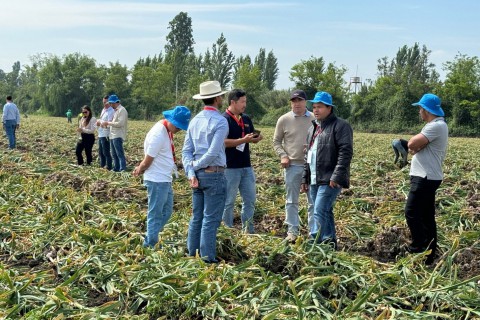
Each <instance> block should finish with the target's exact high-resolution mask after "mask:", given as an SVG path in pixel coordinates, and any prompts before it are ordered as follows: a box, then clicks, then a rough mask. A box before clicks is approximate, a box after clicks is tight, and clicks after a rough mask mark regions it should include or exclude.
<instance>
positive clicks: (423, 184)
mask: <svg viewBox="0 0 480 320" xmlns="http://www.w3.org/2000/svg"><path fill="white" fill-rule="evenodd" d="M441 183H442V181H441V180H427V178H420V177H414V176H411V177H410V184H411V185H410V192H409V193H408V199H407V204H406V205H405V218H406V219H407V224H408V228H409V229H410V233H411V235H412V243H411V245H410V249H411V251H412V252H423V251H425V250H428V249H431V250H432V253H431V254H430V255H429V259H433V258H434V256H435V251H436V249H437V223H436V222H435V192H436V191H437V189H438V187H439V186H440V184H441Z"/></svg>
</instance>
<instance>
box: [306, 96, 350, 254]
mask: <svg viewBox="0 0 480 320" xmlns="http://www.w3.org/2000/svg"><path fill="white" fill-rule="evenodd" d="M309 102H311V103H312V110H313V114H314V116H315V121H314V123H313V126H312V127H311V128H310V129H309V130H308V138H307V154H306V157H305V159H306V161H305V164H304V172H303V177H302V191H305V192H306V191H309V192H310V196H311V197H312V201H313V203H314V208H315V209H314V219H315V220H314V226H313V228H312V229H310V237H311V239H312V240H313V241H316V242H321V243H328V244H331V245H332V247H333V248H334V249H336V248H337V235H336V230H335V219H334V214H333V206H334V204H335V201H336V199H337V196H338V195H339V194H340V191H342V188H349V187H350V163H351V161H352V156H353V130H352V127H351V126H350V124H349V123H348V122H347V121H345V120H343V119H340V118H338V117H337V116H336V115H335V113H334V111H333V109H334V107H335V106H334V105H333V103H332V96H331V95H330V94H329V93H328V92H323V91H319V92H317V93H316V94H315V97H314V98H313V100H309Z"/></svg>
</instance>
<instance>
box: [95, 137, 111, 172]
mask: <svg viewBox="0 0 480 320" xmlns="http://www.w3.org/2000/svg"><path fill="white" fill-rule="evenodd" d="M98 157H99V158H100V167H102V168H103V167H105V166H106V167H107V169H108V170H112V155H111V153H110V141H109V139H108V137H100V138H98Z"/></svg>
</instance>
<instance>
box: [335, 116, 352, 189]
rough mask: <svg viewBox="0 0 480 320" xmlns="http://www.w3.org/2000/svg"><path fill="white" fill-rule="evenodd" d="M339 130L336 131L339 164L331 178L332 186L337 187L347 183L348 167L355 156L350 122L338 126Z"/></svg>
mask: <svg viewBox="0 0 480 320" xmlns="http://www.w3.org/2000/svg"><path fill="white" fill-rule="evenodd" d="M338 127H340V128H338V129H339V130H338V131H337V132H334V134H335V136H334V139H335V142H336V145H337V150H338V151H337V152H338V156H337V165H336V166H335V169H334V170H333V173H332V176H331V178H330V187H332V188H337V187H338V186H343V185H344V184H346V183H347V175H348V169H349V168H350V163H351V161H352V157H353V130H352V127H351V126H350V124H348V123H347V122H345V123H344V124H342V125H341V126H338Z"/></svg>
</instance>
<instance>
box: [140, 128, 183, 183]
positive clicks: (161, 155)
mask: <svg viewBox="0 0 480 320" xmlns="http://www.w3.org/2000/svg"><path fill="white" fill-rule="evenodd" d="M143 149H144V153H145V154H146V155H149V156H150V157H153V158H154V159H153V162H152V164H151V165H150V167H149V168H148V169H147V170H146V171H145V173H144V174H143V179H144V180H148V181H152V182H172V172H173V171H174V170H175V168H176V167H175V163H174V162H173V153H172V145H171V143H170V138H169V137H168V132H167V129H166V128H165V126H164V125H163V123H162V122H161V121H159V122H157V123H156V124H155V125H154V126H153V127H152V129H150V131H149V132H148V133H147V136H146V137H145V142H144V143H143Z"/></svg>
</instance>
